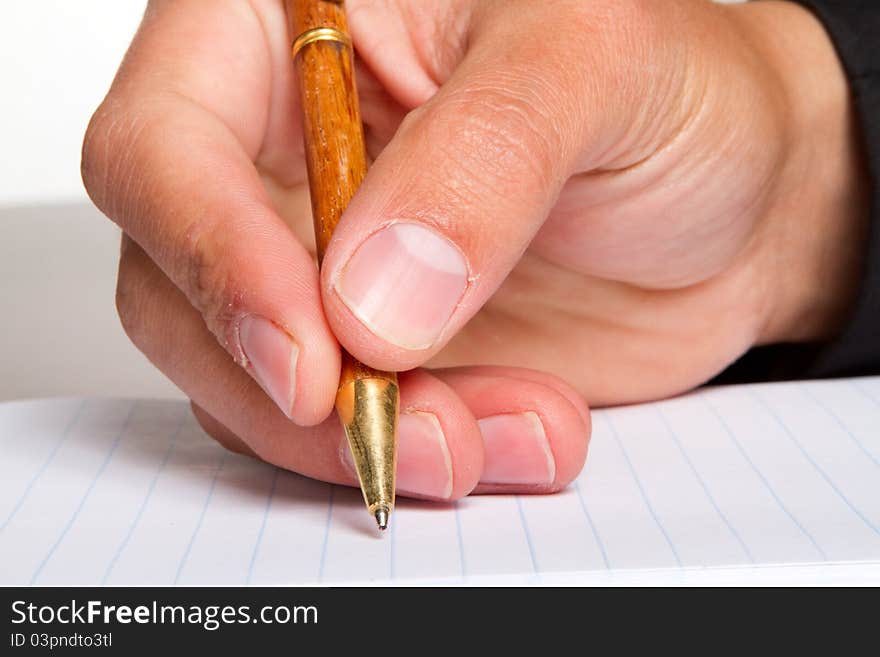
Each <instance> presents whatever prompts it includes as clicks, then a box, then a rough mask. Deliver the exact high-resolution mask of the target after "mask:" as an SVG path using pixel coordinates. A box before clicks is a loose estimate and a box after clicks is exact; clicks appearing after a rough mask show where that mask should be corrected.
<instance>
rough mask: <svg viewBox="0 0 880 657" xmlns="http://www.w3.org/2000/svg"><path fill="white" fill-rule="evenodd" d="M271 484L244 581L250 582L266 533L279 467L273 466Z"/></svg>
mask: <svg viewBox="0 0 880 657" xmlns="http://www.w3.org/2000/svg"><path fill="white" fill-rule="evenodd" d="M273 470H274V471H273V473H272V486H271V488H269V496H268V497H267V498H266V508H265V509H263V521H262V522H261V523H260V530H259V531H258V532H257V540H256V541H254V550H253V552H251V561H250V563H249V564H248V571H247V577H245V580H244V583H245V584H250V583H251V578H253V575H254V566H255V565H256V563H257V555H258V554H259V552H260V545H261V544H262V542H263V535H264V534H265V533H266V523H267V522H268V521H269V511H270V510H271V509H272V501H273V500H274V499H275V489H276V488H277V486H278V472H279V468H273Z"/></svg>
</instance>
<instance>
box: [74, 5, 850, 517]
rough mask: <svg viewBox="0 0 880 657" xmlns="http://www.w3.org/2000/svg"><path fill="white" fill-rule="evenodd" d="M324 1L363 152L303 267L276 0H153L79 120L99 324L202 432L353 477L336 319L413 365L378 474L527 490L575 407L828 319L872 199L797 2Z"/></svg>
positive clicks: (833, 86) (709, 366) (584, 417)
mask: <svg viewBox="0 0 880 657" xmlns="http://www.w3.org/2000/svg"><path fill="white" fill-rule="evenodd" d="M347 4H348V14H349V22H350V28H351V31H352V33H353V37H354V42H355V45H356V48H357V52H358V68H359V72H358V74H359V79H358V83H359V87H360V95H361V107H362V113H363V118H364V123H365V130H366V137H367V143H368V148H369V150H370V153H371V156H372V157H373V158H375V162H374V163H373V166H372V168H371V170H370V172H369V174H368V176H367V179H366V180H365V182H364V184H363V186H362V187H361V189H360V190H359V192H358V194H357V195H356V196H355V198H354V199H353V201H352V202H351V204H350V206H349V208H348V210H347V211H346V213H345V215H344V216H343V218H342V220H341V222H340V225H339V227H338V229H337V231H336V233H335V235H334V238H333V241H332V243H331V245H330V247H329V249H328V251H327V253H326V256H325V259H324V266H323V268H322V271H321V274H320V277H319V274H318V271H317V268H316V266H315V262H314V257H313V255H312V251H313V238H312V237H311V219H310V216H309V210H308V204H307V189H306V172H305V166H304V161H303V155H302V150H303V147H302V137H301V133H300V124H299V118H298V117H299V108H298V107H297V105H296V102H297V101H296V94H295V93H294V92H293V89H294V81H293V79H292V75H293V66H292V64H291V61H290V43H291V40H292V38H293V37H294V36H295V35H290V34H287V33H286V28H285V24H286V23H285V20H284V15H283V7H282V3H281V2H280V1H278V0H253V1H252V2H249V3H248V2H240V1H237V0H236V1H232V0H229V1H222V2H219V1H215V0H211V1H199V0H175V1H174V2H172V1H170V0H164V1H160V0H156V1H153V2H151V3H150V6H149V9H148V11H147V14H146V16H145V18H144V22H143V24H142V26H141V29H140V31H139V32H138V35H137V37H136V38H135V40H134V42H133V44H132V46H131V49H130V51H129V53H128V55H127V57H126V59H125V61H124V63H123V65H122V67H121V69H120V72H119V74H118V76H117V79H116V81H115V82H114V84H113V87H112V89H111V91H110V93H109V94H108V96H107V99H106V100H105V101H104V103H103V104H102V105H101V107H100V108H99V109H98V111H97V112H96V114H95V117H94V118H93V120H92V123H91V125H90V127H89V130H88V133H87V135H86V140H85V145H84V153H83V177H84V179H85V182H86V186H87V188H88V190H89V193H90V194H91V196H92V198H93V199H94V201H95V203H96V204H97V205H98V206H99V207H100V208H101V209H102V210H103V211H104V212H105V213H106V214H107V215H108V216H109V217H111V218H112V219H113V220H114V221H116V222H117V223H118V224H119V225H120V226H121V227H122V229H123V230H124V232H125V234H126V236H125V237H124V238H123V248H122V257H121V262H120V272H119V283H118V296H117V303H118V307H119V312H120V316H121V318H122V322H123V325H124V326H125V328H126V330H127V331H128V333H129V335H130V336H131V338H132V340H133V341H134V342H135V344H136V345H137V346H138V347H139V348H140V349H141V350H142V351H144V353H145V354H146V355H147V356H148V357H149V358H150V359H151V360H152V361H153V362H154V363H155V364H156V365H157V366H158V367H159V368H160V369H162V370H163V371H164V372H165V373H166V374H167V375H168V376H169V377H170V378H171V379H172V380H173V381H175V382H176V383H177V384H178V385H179V386H180V387H181V388H182V389H183V390H184V391H185V392H186V393H187V394H188V395H189V396H190V397H191V398H192V400H193V402H194V406H193V407H194V409H195V411H196V415H197V417H198V418H199V420H200V422H201V423H202V425H203V426H204V427H205V429H206V430H207V431H208V432H209V433H211V434H212V435H213V436H214V437H216V438H217V439H218V440H219V441H220V442H222V443H223V444H224V445H226V446H228V447H230V448H231V449H235V450H238V451H243V452H248V453H254V454H256V455H258V456H259V457H261V458H264V459H266V460H268V461H271V462H273V463H276V464H278V465H281V466H284V467H287V468H290V469H292V470H296V471H297V472H301V473H304V474H307V475H309V476H313V477H317V478H320V479H324V480H328V481H334V482H344V483H348V484H354V483H355V481H356V479H355V475H354V474H353V470H352V468H351V466H350V465H349V463H348V461H347V458H346V457H347V448H346V447H345V444H344V438H343V435H342V432H341V429H340V427H339V424H338V421H337V420H336V418H335V417H333V416H332V415H330V413H331V410H332V406H333V399H334V395H335V391H336V385H337V380H338V374H339V344H338V342H337V339H338V340H339V341H340V342H341V343H342V345H343V346H344V347H345V348H346V349H348V350H349V351H350V352H351V353H352V354H353V355H354V356H356V357H357V358H359V359H360V360H362V361H364V362H366V363H368V364H370V365H373V366H376V367H380V368H384V369H393V370H412V371H409V372H407V373H406V374H403V375H402V376H401V391H402V400H401V407H402V409H403V414H402V417H401V421H400V454H399V488H400V492H401V493H402V494H407V495H412V496H416V497H423V498H428V499H437V500H446V499H454V498H458V497H461V496H462V495H466V494H467V493H469V492H471V491H472V490H474V489H475V490H476V491H477V492H496V491H511V492H550V491H554V490H558V489H559V488H561V487H562V486H564V485H566V484H567V483H568V482H569V481H571V480H572V479H573V478H574V477H575V476H576V475H577V473H578V472H579V471H580V468H581V466H582V464H583V461H584V458H585V455H586V447H587V440H588V435H589V426H590V423H589V415H588V412H587V408H586V405H585V404H584V401H583V399H584V398H585V399H586V400H588V401H589V402H591V403H593V404H613V403H622V402H635V401H643V400H648V399H654V398H658V397H664V396H668V395H672V394H676V393H679V392H682V391H685V390H687V389H690V388H693V387H695V386H697V385H699V384H701V383H703V382H705V381H706V380H708V379H709V378H711V377H712V376H713V375H714V374H716V373H717V372H719V371H721V370H722V369H723V368H724V367H725V366H726V365H728V364H729V363H731V362H732V361H733V360H735V359H736V358H737V357H738V356H740V355H741V354H743V353H744V352H745V351H746V350H748V349H749V348H750V347H752V346H754V345H756V344H760V343H768V342H779V341H805V340H818V339H822V338H824V337H828V336H830V335H831V334H832V333H833V332H834V330H835V329H836V327H837V325H838V323H839V321H840V317H841V315H842V313H843V312H844V311H845V309H846V307H847V304H848V303H849V300H850V297H851V294H852V290H853V287H854V281H855V280H856V279H857V277H858V273H859V262H858V256H857V254H858V247H859V241H860V238H861V235H862V232H863V230H864V214H865V211H864V205H865V190H864V183H863V180H862V177H861V172H860V170H859V167H860V161H859V154H858V152H857V149H856V147H855V143H856V140H855V139H854V138H853V134H852V133H853V127H852V125H851V118H850V109H849V106H848V95H847V88H846V82H845V79H844V76H843V73H842V71H841V70H840V66H839V64H838V62H837V59H836V57H835V54H834V50H833V47H832V45H831V44H830V42H829V40H828V38H827V36H826V35H825V33H824V31H823V30H822V28H821V27H820V25H819V24H818V22H817V21H816V20H815V19H814V18H813V17H812V16H811V15H810V14H809V13H807V12H806V11H804V10H803V9H801V8H799V7H797V6H795V5H792V4H789V3H784V2H762V3H752V4H749V5H746V6H740V7H721V6H716V5H712V4H711V3H708V2H705V1H702V0H668V1H664V2H652V1H649V0H592V1H591V2H582V1H579V0H570V1H563V0H559V1H556V2H540V3H536V2H532V1H530V0H452V1H449V0H397V1H391V0H389V1H387V2H373V1H360V0H349V2H348V3H347ZM230 356H231V358H230ZM236 363H237V364H236ZM425 364H427V365H428V366H429V367H431V368H432V369H412V368H419V367H420V366H422V365H425ZM435 368H442V369H435ZM543 372H546V373H543ZM258 384H259V385H258ZM273 402H274V403H273ZM279 409H280V410H279ZM328 416H329V417H328ZM475 487H476V488H475Z"/></svg>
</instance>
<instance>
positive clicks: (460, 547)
mask: <svg viewBox="0 0 880 657" xmlns="http://www.w3.org/2000/svg"><path fill="white" fill-rule="evenodd" d="M458 504H459V503H458V502H456V503H455V530H456V533H457V534H458V558H459V566H460V568H461V577H462V579H464V578H466V577H467V563H466V562H465V558H464V536H463V535H462V532H461V513H460V511H459V508H458Z"/></svg>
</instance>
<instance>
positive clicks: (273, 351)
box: [238, 315, 299, 417]
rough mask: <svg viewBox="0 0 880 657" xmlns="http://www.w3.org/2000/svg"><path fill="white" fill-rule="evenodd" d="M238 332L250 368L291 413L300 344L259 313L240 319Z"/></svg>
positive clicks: (287, 412) (267, 390)
mask: <svg viewBox="0 0 880 657" xmlns="http://www.w3.org/2000/svg"><path fill="white" fill-rule="evenodd" d="M238 335H239V340H240V344H241V349H242V351H243V352H244V355H245V358H247V362H248V369H249V370H250V371H251V373H252V374H253V376H254V378H255V379H256V380H257V383H259V384H260V386H261V387H262V388H263V390H265V391H266V394H267V395H269V397H271V398H272V401H274V402H275V403H276V404H278V407H279V408H280V409H281V410H282V411H283V412H284V414H285V415H286V416H287V417H290V414H291V412H292V409H293V395H294V391H295V390H296V361H297V357H298V356H299V347H297V346H296V343H295V342H294V341H293V338H291V337H290V335H288V334H287V333H286V332H285V331H283V330H282V329H281V328H279V327H278V326H277V325H275V324H274V323H272V322H270V321H269V320H267V319H264V318H262V317H257V316H256V315H248V316H246V317H244V318H243V319H242V320H241V322H239V325H238Z"/></svg>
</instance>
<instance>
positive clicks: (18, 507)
mask: <svg viewBox="0 0 880 657" xmlns="http://www.w3.org/2000/svg"><path fill="white" fill-rule="evenodd" d="M85 405H86V400H85V399H84V400H82V401H81V402H80V403H79V406H78V407H77V409H76V411H74V413H73V417H72V418H71V419H70V421H69V422H68V423H67V426H66V427H65V429H64V433H62V434H61V436H59V438H58V442H56V443H55V445H54V446H53V447H52V451H50V452H49V454H48V456H46V460H45V461H43V463H42V465H40V467H39V469H38V470H37V471H36V472H35V473H34V475H33V477H31V480H30V481H29V482H28V485H27V486H25V489H24V491H22V493H21V496H20V497H19V498H18V501H17V502H16V503H15V506H14V507H12V511H10V512H9V515H8V516H6V520H4V521H3V524H2V525H0V534H2V533H3V530H4V529H6V525H8V524H9V523H10V522H12V519H13V518H14V517H15V516H16V515H17V514H18V512H19V511H20V510H21V507H22V506H23V505H24V502H25V500H26V499H27V498H28V496H29V495H30V494H31V490H32V489H33V487H34V486H35V485H36V484H37V482H38V481H39V480H40V478H41V477H42V476H43V474H44V473H45V472H46V470H48V469H49V466H50V465H51V464H52V461H54V460H55V456H56V454H58V450H60V449H61V446H62V445H63V444H64V443H65V442H67V439H68V437H69V436H70V432H71V431H72V430H73V427H74V426H75V425H76V423H77V421H78V420H79V418H80V416H81V415H82V412H83V408H85Z"/></svg>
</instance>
